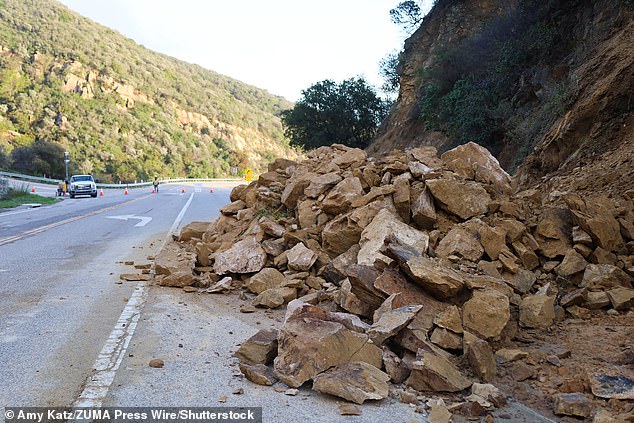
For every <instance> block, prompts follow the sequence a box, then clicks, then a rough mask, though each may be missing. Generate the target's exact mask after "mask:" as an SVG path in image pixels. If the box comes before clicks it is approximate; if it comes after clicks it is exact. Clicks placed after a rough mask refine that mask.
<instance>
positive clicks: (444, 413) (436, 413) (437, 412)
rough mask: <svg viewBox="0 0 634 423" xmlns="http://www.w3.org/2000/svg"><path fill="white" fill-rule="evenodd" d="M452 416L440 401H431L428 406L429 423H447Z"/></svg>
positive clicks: (443, 402)
mask: <svg viewBox="0 0 634 423" xmlns="http://www.w3.org/2000/svg"><path fill="white" fill-rule="evenodd" d="M452 416H453V414H451V412H450V411H449V409H448V408H447V405H445V401H444V400H443V399H442V398H441V399H432V400H430V404H429V417H428V418H429V423H449V422H451V417H452Z"/></svg>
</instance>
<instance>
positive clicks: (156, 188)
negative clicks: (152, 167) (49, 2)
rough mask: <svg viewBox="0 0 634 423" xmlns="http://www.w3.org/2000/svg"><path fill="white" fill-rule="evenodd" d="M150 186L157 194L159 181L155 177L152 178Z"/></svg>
mask: <svg viewBox="0 0 634 423" xmlns="http://www.w3.org/2000/svg"><path fill="white" fill-rule="evenodd" d="M152 185H154V191H156V192H158V186H159V180H158V178H157V177H156V176H155V177H154V181H153V182H152Z"/></svg>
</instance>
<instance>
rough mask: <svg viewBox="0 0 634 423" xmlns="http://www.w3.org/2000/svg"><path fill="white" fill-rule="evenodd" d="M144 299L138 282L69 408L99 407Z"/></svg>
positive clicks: (176, 222) (142, 284) (143, 286)
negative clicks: (91, 371) (83, 385)
mask: <svg viewBox="0 0 634 423" xmlns="http://www.w3.org/2000/svg"><path fill="white" fill-rule="evenodd" d="M193 199H194V194H193V193H192V195H191V196H190V197H189V200H187V203H186V204H185V205H184V206H183V208H182V209H181V211H180V213H179V214H178V216H177V217H176V220H174V223H173V224H172V226H171V227H170V229H169V231H168V233H167V236H166V237H165V240H164V241H163V244H161V248H160V249H159V251H161V250H162V249H163V248H164V247H165V244H166V243H167V240H168V239H170V238H171V235H172V233H173V232H174V231H175V230H176V228H178V225H179V224H180V222H181V220H183V216H185V212H186V211H187V209H188V208H189V205H190V204H191V202H192V200H193ZM146 298H147V284H146V283H145V282H139V284H138V285H137V286H136V287H135V289H134V293H133V294H132V296H131V297H130V299H129V300H128V303H127V304H126V306H125V308H124V309H123V311H122V312H121V316H120V317H119V320H118V321H117V323H116V324H115V326H114V329H113V330H112V332H111V333H110V336H109V337H108V340H107V341H106V343H105V345H104V346H103V348H102V349H101V352H100V353H99V355H98V356H97V360H96V361H95V364H94V366H93V368H94V373H93V374H92V376H90V377H89V378H88V380H87V381H86V385H85V387H84V390H83V391H82V393H81V394H80V395H79V398H77V401H75V404H73V407H101V405H102V404H103V401H104V399H105V398H106V395H108V391H109V390H110V386H111V385H112V382H113V381H114V377H115V375H116V374H117V370H118V369H119V366H120V365H121V361H122V360H123V357H124V356H125V353H126V350H127V349H128V345H129V344H130V340H131V339H132V335H134V330H135V329H136V326H137V323H138V321H139V318H140V317H141V310H142V309H143V306H144V305H145V300H146Z"/></svg>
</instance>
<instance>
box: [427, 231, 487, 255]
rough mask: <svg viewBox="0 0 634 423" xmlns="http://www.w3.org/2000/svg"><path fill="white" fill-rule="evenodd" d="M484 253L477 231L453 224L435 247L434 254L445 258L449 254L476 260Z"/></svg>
mask: <svg viewBox="0 0 634 423" xmlns="http://www.w3.org/2000/svg"><path fill="white" fill-rule="evenodd" d="M483 254H484V248H483V247H482V244H481V243H480V241H479V240H478V237H477V232H473V231H469V230H468V229H466V228H464V227H461V226H454V227H453V228H452V229H451V230H450V231H449V233H447V235H445V237H444V238H443V239H442V240H440V243H439V244H438V247H436V256H438V257H443V258H447V257H449V256H451V255H456V256H458V257H462V258H464V259H465V260H469V261H472V262H477V261H478V260H480V258H481V257H482V255H483Z"/></svg>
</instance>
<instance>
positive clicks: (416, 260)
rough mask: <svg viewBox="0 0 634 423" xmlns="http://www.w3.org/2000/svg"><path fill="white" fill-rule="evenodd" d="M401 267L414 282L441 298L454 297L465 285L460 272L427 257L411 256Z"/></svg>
mask: <svg viewBox="0 0 634 423" xmlns="http://www.w3.org/2000/svg"><path fill="white" fill-rule="evenodd" d="M401 267H402V269H403V270H404V271H405V273H407V275H408V276H409V277H411V278H412V280H413V281H414V282H416V283H417V284H418V285H420V286H421V287H422V288H423V289H424V290H425V291H427V292H428V293H430V294H432V295H433V296H434V297H436V298H438V299H441V300H442V299H448V298H453V297H455V296H456V295H457V294H458V293H459V292H460V291H461V290H462V289H463V288H464V285H465V282H464V277H463V275H462V274H461V273H458V272H456V271H455V270H452V269H450V268H448V267H445V266H443V265H442V264H440V263H439V262H437V261H435V260H433V259H430V258H427V257H413V258H411V259H410V260H407V261H406V262H404V263H401Z"/></svg>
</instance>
